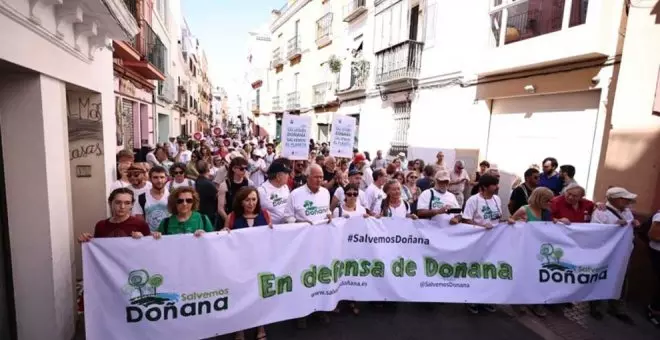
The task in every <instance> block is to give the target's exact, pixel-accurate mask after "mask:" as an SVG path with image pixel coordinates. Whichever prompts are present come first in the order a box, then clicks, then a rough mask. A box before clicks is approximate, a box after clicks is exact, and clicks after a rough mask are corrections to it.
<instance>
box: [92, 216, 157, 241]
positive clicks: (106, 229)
mask: <svg viewBox="0 0 660 340" xmlns="http://www.w3.org/2000/svg"><path fill="white" fill-rule="evenodd" d="M134 231H137V232H140V233H142V235H144V236H148V235H151V231H150V230H149V225H148V224H147V222H145V221H143V220H142V219H139V218H137V217H133V216H131V217H129V218H128V219H127V220H126V221H124V222H121V223H112V222H110V220H109V219H106V220H100V221H98V222H97V223H96V227H94V237H99V238H101V237H130V236H131V234H132V233H133V232H134Z"/></svg>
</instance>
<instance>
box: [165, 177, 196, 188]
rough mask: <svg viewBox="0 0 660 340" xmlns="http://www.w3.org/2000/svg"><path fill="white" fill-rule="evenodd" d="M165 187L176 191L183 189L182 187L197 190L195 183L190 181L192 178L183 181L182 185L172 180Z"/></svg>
mask: <svg viewBox="0 0 660 340" xmlns="http://www.w3.org/2000/svg"><path fill="white" fill-rule="evenodd" d="M165 187H166V188H167V190H174V189H177V188H181V187H191V188H195V181H194V180H192V179H190V178H185V179H184V180H183V182H181V183H178V182H177V181H175V180H171V181H169V182H167V184H166V185H165Z"/></svg>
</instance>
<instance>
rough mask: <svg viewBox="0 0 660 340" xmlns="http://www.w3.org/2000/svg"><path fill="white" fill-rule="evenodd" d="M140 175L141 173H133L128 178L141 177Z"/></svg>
mask: <svg viewBox="0 0 660 340" xmlns="http://www.w3.org/2000/svg"><path fill="white" fill-rule="evenodd" d="M140 175H141V173H139V172H131V173H129V174H128V175H126V176H128V177H140Z"/></svg>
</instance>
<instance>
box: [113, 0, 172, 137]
mask: <svg viewBox="0 0 660 340" xmlns="http://www.w3.org/2000/svg"><path fill="white" fill-rule="evenodd" d="M124 3H125V5H126V7H127V8H129V10H130V11H131V13H132V15H133V16H134V18H135V20H136V21H137V22H138V26H139V28H140V32H139V33H138V35H136V36H135V37H133V38H131V39H129V40H124V41H121V40H115V41H113V48H114V52H113V57H114V71H115V94H116V97H115V101H116V103H115V105H116V112H115V114H116V116H117V117H116V119H117V126H118V130H117V148H118V149H122V148H123V149H129V150H139V149H140V148H142V147H143V146H148V145H154V144H155V141H156V128H157V127H156V126H157V125H156V124H155V122H156V121H157V118H156V117H157V114H158V110H157V108H156V107H157V106H158V105H157V103H154V95H156V96H158V92H157V91H158V84H159V83H158V82H165V80H166V67H167V60H168V58H167V55H168V51H167V48H166V47H165V44H163V39H161V36H159V35H158V34H157V33H156V32H155V31H154V28H153V26H154V24H155V23H154V18H156V20H155V21H156V24H159V20H160V19H159V17H158V15H154V12H155V10H154V3H153V2H152V1H151V0H126V1H124ZM159 25H160V24H159ZM161 35H163V36H165V35H164V34H163V32H161ZM155 105H156V107H155ZM161 108H162V106H161ZM161 112H162V111H161Z"/></svg>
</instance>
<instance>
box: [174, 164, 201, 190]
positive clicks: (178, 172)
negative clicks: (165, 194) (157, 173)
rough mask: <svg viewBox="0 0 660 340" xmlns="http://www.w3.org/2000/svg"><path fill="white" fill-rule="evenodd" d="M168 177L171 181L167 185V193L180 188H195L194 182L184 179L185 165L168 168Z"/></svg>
mask: <svg viewBox="0 0 660 340" xmlns="http://www.w3.org/2000/svg"><path fill="white" fill-rule="evenodd" d="M170 176H171V177H172V179H171V180H170V181H169V182H168V183H167V190H169V191H172V190H174V189H178V188H182V187H190V188H194V187H195V181H193V180H192V179H189V178H186V165H185V164H183V163H174V164H173V165H172V166H171V167H170Z"/></svg>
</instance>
